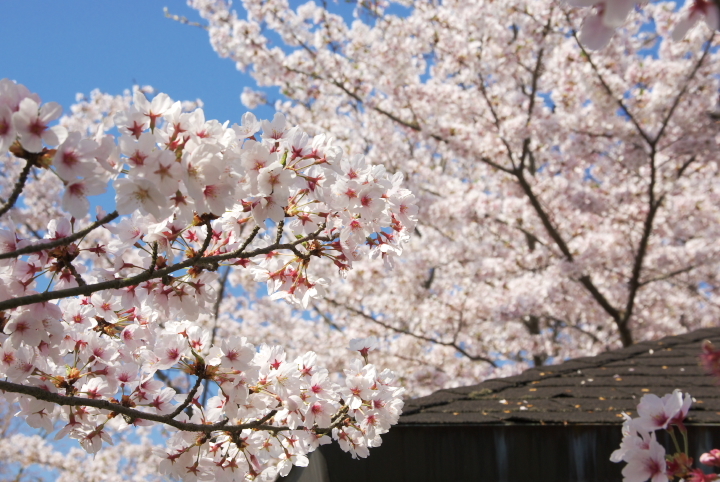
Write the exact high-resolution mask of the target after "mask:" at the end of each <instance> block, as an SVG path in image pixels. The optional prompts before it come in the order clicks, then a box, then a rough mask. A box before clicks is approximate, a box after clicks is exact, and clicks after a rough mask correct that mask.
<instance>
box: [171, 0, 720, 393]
mask: <svg viewBox="0 0 720 482" xmlns="http://www.w3.org/2000/svg"><path fill="white" fill-rule="evenodd" d="M189 4H190V5H191V6H192V7H194V8H195V9H196V10H197V11H198V13H199V14H200V15H201V16H202V18H203V19H204V24H203V26H204V27H205V28H206V29H207V31H208V34H209V38H210V41H211V43H212V45H213V47H214V48H215V50H216V51H217V53H218V54H219V55H220V56H222V57H227V58H229V59H232V60H233V61H234V62H236V64H237V67H238V68H239V69H243V70H245V69H248V70H250V72H251V74H252V75H253V76H254V78H255V79H256V81H257V83H258V85H259V86H260V87H262V88H265V90H264V91H263V92H260V91H252V90H246V91H245V92H244V93H243V95H242V99H243V100H244V102H246V103H247V105H248V106H249V107H254V106H255V105H256V104H257V103H258V102H263V101H264V99H266V98H267V97H268V96H272V95H273V94H272V93H273V89H275V88H276V89H278V91H279V92H280V93H281V94H282V96H283V97H282V98H280V99H279V100H277V101H276V102H275V107H276V108H277V109H278V110H280V111H282V112H284V113H285V115H286V116H287V117H288V119H292V121H293V122H297V123H300V124H302V125H303V126H307V128H308V129H310V131H311V132H318V133H320V132H330V133H332V135H334V136H335V138H337V139H338V142H339V143H340V144H341V145H342V146H343V148H344V149H345V150H346V151H347V152H350V153H353V154H365V155H366V156H367V158H368V159H370V160H371V161H372V162H373V163H375V164H378V165H384V166H386V168H387V169H388V170H391V171H399V172H402V173H403V174H404V177H405V179H406V181H407V182H408V185H409V187H410V189H411V190H412V191H413V192H414V193H415V194H416V195H417V196H418V207H419V215H418V219H419V224H418V225H417V226H416V228H415V230H414V231H413V233H412V235H411V236H410V244H409V248H408V250H407V254H406V255H405V256H404V257H403V260H402V261H401V269H396V270H394V271H393V272H391V273H388V272H386V271H385V268H384V266H383V265H382V264H381V263H377V262H374V261H372V260H363V261H360V262H357V263H355V265H354V267H355V269H354V270H353V271H352V272H348V273H347V276H346V278H345V280H344V282H343V283H339V284H335V285H333V286H332V287H331V288H329V289H328V290H326V292H325V294H324V295H323V296H322V297H320V298H318V299H317V300H315V301H313V302H312V303H311V304H310V305H309V307H310V308H311V309H310V310H308V311H307V312H305V313H302V312H301V311H299V310H296V309H292V308H291V307H289V306H286V307H284V308H283V307H280V308H276V307H275V305H271V303H270V302H269V301H262V300H260V299H257V300H252V301H247V298H243V300H237V301H236V302H235V304H236V307H237V310H235V311H233V313H234V315H233V316H235V317H236V318H237V319H242V320H243V323H244V324H245V326H248V327H249V326H250V325H252V326H254V327H255V329H256V330H257V332H258V336H260V337H262V336H263V335H262V333H263V332H264V333H265V335H264V336H265V337H266V338H267V339H273V337H274V336H275V335H274V332H275V330H277V329H278V327H281V328H280V329H281V330H293V333H294V336H293V337H292V338H293V340H294V345H295V347H296V348H298V349H304V347H306V346H309V345H308V344H311V343H313V338H312V337H308V336H307V335H305V334H304V333H314V332H316V331H317V330H320V329H322V328H321V326H322V324H324V326H325V330H326V334H327V337H328V338H329V339H333V338H338V337H345V338H347V339H350V338H354V337H360V336H367V335H369V334H372V335H375V336H378V337H379V339H380V342H381V344H382V345H383V347H384V350H382V352H381V354H380V355H379V356H381V357H382V359H383V360H386V362H387V363H392V364H393V365H394V366H398V367H402V368H401V369H400V370H399V371H400V372H401V374H402V376H403V377H404V378H403V383H405V385H406V387H407V388H408V390H410V392H411V393H427V392H428V391H432V390H435V389H437V388H442V387H447V386H450V385H463V384H471V383H476V382H477V381H478V380H481V379H483V378H485V377H488V376H491V375H494V376H499V375H504V374H508V373H509V372H515V371H519V370H521V369H523V368H524V367H527V366H532V365H541V364H545V363H552V362H553V361H558V360H562V359H566V358H568V357H575V356H581V355H589V354H594V353H597V352H600V351H604V350H606V349H609V348H612V347H616V346H620V345H630V344H632V343H633V342H635V341H638V340H643V339H649V338H656V337H660V336H663V335H667V334H673V333H678V332H682V331H685V330H689V329H694V328H697V327H701V326H709V325H711V324H714V323H716V320H717V317H718V314H720V313H719V310H718V308H719V307H718V303H717V298H716V297H717V286H718V279H717V277H718V261H719V260H720V259H719V258H718V255H719V254H720V253H718V246H717V243H716V239H717V235H718V229H719V228H720V223H719V221H720V210H719V209H718V202H717V186H718V164H717V162H718V160H720V158H719V157H718V142H717V135H718V131H717V123H716V122H717V118H718V114H717V112H716V111H715V104H716V101H717V92H718V79H717V76H716V74H717V72H718V60H719V59H718V52H717V49H716V48H715V45H716V44H715V43H714V42H715V40H714V39H715V35H714V31H712V30H710V29H708V28H707V24H710V25H711V26H714V24H713V21H712V18H714V17H713V15H714V12H716V7H715V4H714V3H712V2H702V1H695V2H693V1H689V2H686V3H685V5H684V6H683V7H682V8H680V9H679V10H678V9H677V8H676V6H675V4H673V3H666V2H651V3H647V4H645V5H644V6H642V8H639V7H640V5H636V2H633V1H629V0H628V1H625V0H618V1H616V2H611V1H610V0H608V1H607V2H595V1H589V2H584V1H572V2H569V3H565V2H559V1H550V0H540V1H525V0H510V1H505V2H493V1H481V0H478V1H472V2H467V1H462V2H459V1H450V2H434V1H415V2H411V1H397V2H389V1H388V2H385V1H383V2H380V1H370V2H356V9H355V15H354V19H353V20H352V21H346V19H345V18H344V17H343V16H342V15H340V14H338V13H337V12H334V11H333V7H332V5H331V4H328V5H326V4H325V3H322V2H320V3H318V2H308V3H305V4H303V5H301V6H299V7H297V8H294V7H293V5H290V4H289V3H288V2H287V1H285V0H270V1H260V0H243V1H242V2H236V3H235V8H237V10H233V9H232V7H231V6H230V4H229V2H226V1H223V0H191V1H190V2H189ZM587 6H592V8H590V9H589V8H578V7H587ZM634 6H635V7H638V8H633V7H634ZM703 8H704V9H705V10H702V9H703ZM698 12H701V13H702V12H707V13H706V14H703V15H704V18H705V20H706V23H705V22H699V23H697V22H695V20H698V19H699V18H702V15H699V14H698ZM598 16H599V17H598ZM605 16H607V18H605ZM597 18H599V19H600V21H601V23H602V26H603V28H605V29H606V30H608V31H607V32H605V33H604V34H603V35H604V37H603V38H596V37H598V36H597V35H595V36H594V33H593V30H592V28H591V27H593V25H592V24H593V22H597ZM708 19H710V21H708ZM179 20H181V21H187V20H186V19H179ZM691 20H692V21H691ZM693 22H695V25H694V26H692V28H690V27H691V25H690V24H691V23H693ZM673 34H674V37H675V39H673V38H672V37H673ZM613 35H614V36H613ZM601 37H602V35H601ZM611 37H612V39H611ZM600 40H602V42H601V41H600ZM605 44H607V46H605ZM603 46H604V48H603V49H601V50H598V51H595V50H593V49H597V48H600V47H603ZM268 88H269V90H268ZM377 198H378V196H375V195H371V196H369V197H368V198H367V202H370V203H371V202H373V201H374V200H375V199H377ZM363 202H365V201H363ZM330 268H331V267H328V269H330ZM244 273H245V274H242V273H241V274H240V275H239V276H238V277H236V278H234V279H233V280H232V282H233V283H237V284H240V285H242V286H248V285H249V283H250V282H251V281H252V279H251V277H250V276H249V273H247V272H244ZM250 296H253V295H252V293H250ZM257 313H262V316H258V314H257ZM268 319H271V320H272V323H270V324H268V323H267V321H268ZM308 319H310V320H308ZM304 320H306V321H304ZM303 323H305V324H304V326H305V327H308V326H311V327H312V331H311V330H304V331H302V332H301V330H299V329H298V326H302V325H303ZM338 355H339V354H338ZM337 362H340V358H339V357H338V358H337ZM508 362H510V363H508Z"/></svg>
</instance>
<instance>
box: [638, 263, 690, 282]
mask: <svg viewBox="0 0 720 482" xmlns="http://www.w3.org/2000/svg"><path fill="white" fill-rule="evenodd" d="M695 268H696V266H695V265H690V266H686V267H684V268H680V269H677V270H675V271H671V272H669V273H666V274H664V275H661V276H657V277H655V278H650V279H647V280H645V281H641V282H640V286H645V285H649V284H650V283H655V282H657V281H665V280H668V279H670V278H674V277H675V276H677V275H679V274H683V273H688V272H690V271H692V270H694V269H695Z"/></svg>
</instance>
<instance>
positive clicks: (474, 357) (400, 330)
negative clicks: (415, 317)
mask: <svg viewBox="0 0 720 482" xmlns="http://www.w3.org/2000/svg"><path fill="white" fill-rule="evenodd" d="M325 300H326V301H327V302H328V303H330V304H332V305H334V306H338V307H341V308H344V309H346V310H348V311H349V312H351V313H355V314H356V315H358V316H362V317H363V318H365V319H366V320H369V321H372V322H373V323H375V324H378V325H380V326H382V327H383V328H386V329H388V330H392V331H394V332H395V333H400V334H403V335H408V336H411V337H413V338H417V339H418V340H423V341H427V342H430V343H434V344H436V345H441V346H447V347H449V348H453V349H454V350H455V351H457V352H458V353H460V354H461V355H462V356H464V357H466V358H468V359H469V360H472V361H484V362H486V363H489V364H490V365H492V366H493V367H495V368H497V364H496V363H495V361H494V360H492V359H490V358H487V357H484V356H480V355H471V354H470V353H468V352H467V351H466V350H465V349H464V348H462V347H461V346H460V345H458V344H457V343H455V342H447V341H440V340H436V339H435V338H431V337H429V336H424V335H418V334H417V333H413V332H411V331H410V330H406V329H403V328H397V327H395V326H392V325H390V324H388V323H384V322H382V321H380V320H378V319H377V318H375V317H374V316H372V315H368V314H367V313H365V312H364V311H361V310H358V309H355V308H353V307H351V306H347V305H344V304H342V303H338V302H337V301H335V300H332V299H329V298H325Z"/></svg>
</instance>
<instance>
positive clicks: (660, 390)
mask: <svg viewBox="0 0 720 482" xmlns="http://www.w3.org/2000/svg"><path fill="white" fill-rule="evenodd" d="M706 339H709V340H711V341H713V342H714V343H716V345H717V346H720V328H712V329H703V330H698V331H695V332H692V333H688V334H685V335H680V336H673V337H667V338H663V339H661V340H658V341H653V342H644V343H638V344H636V345H633V346H631V347H628V348H623V349H620V350H615V351H611V352H606V353H602V354H600V355H598V356H594V357H584V358H577V359H573V360H569V361H566V362H564V363H562V364H559V365H552V366H543V367H538V368H532V369H530V370H527V371H525V372H524V373H522V374H521V375H518V376H514V377H508V378H500V379H492V380H487V381H485V382H482V383H480V384H478V385H473V386H469V387H460V388H451V389H445V390H440V391H438V392H435V393H433V394H432V395H429V396H427V397H422V398H417V399H413V400H409V401H407V403H406V405H405V408H404V411H403V415H402V416H401V418H400V422H399V424H398V425H397V426H395V427H393V428H392V429H391V430H390V432H389V433H387V434H385V435H383V444H382V446H381V447H377V448H374V449H371V451H370V456H369V457H368V458H367V459H363V460H353V459H352V458H351V457H350V455H349V454H347V453H344V452H342V451H341V450H340V449H339V447H338V446H337V444H332V445H328V446H323V447H322V448H321V454H322V456H320V455H318V456H313V457H312V459H311V466H312V467H311V468H308V469H305V470H304V471H302V472H300V471H296V470H294V471H293V473H291V475H290V476H289V477H288V478H289V479H291V480H297V481H301V482H312V481H317V482H320V481H331V482H355V481H358V482H360V481H362V482H366V481H372V482H384V481H387V482H423V481H498V482H500V481H509V482H515V481H523V482H528V481H545V480H547V481H554V482H559V481H573V482H580V481H588V482H590V481H598V482H609V481H616V480H617V481H620V480H622V476H621V470H622V467H623V465H624V464H615V463H612V462H610V460H609V458H610V454H611V453H612V452H613V450H615V449H616V448H618V447H619V445H620V440H621V438H622V434H621V425H622V421H623V419H622V415H621V414H622V412H626V413H628V414H630V415H632V416H636V415H637V414H636V412H635V409H636V407H637V403H638V402H639V400H640V398H641V397H642V396H643V395H644V394H646V393H654V394H656V395H659V396H662V395H664V394H665V393H670V392H672V391H673V390H674V389H676V388H679V389H681V390H683V391H684V392H689V393H690V394H691V395H692V396H693V397H694V399H695V402H694V403H693V406H692V409H691V411H690V414H689V417H688V430H689V435H690V448H691V453H692V455H693V456H694V457H695V458H696V460H697V457H699V455H700V454H701V453H703V452H705V451H708V450H709V449H711V448H720V388H719V385H718V381H717V380H716V379H715V378H713V377H711V376H708V375H706V374H705V373H704V371H703V369H702V368H701V367H700V366H699V364H698V355H699V353H700V346H701V343H702V341H703V340H706ZM659 435H664V432H663V433H662V434H659ZM659 440H661V441H663V436H660V437H659ZM664 445H665V447H668V448H669V447H671V444H670V443H669V439H668V440H664Z"/></svg>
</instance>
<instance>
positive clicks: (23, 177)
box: [0, 159, 34, 216]
mask: <svg viewBox="0 0 720 482" xmlns="http://www.w3.org/2000/svg"><path fill="white" fill-rule="evenodd" d="M33 165H34V162H33V161H32V160H30V159H26V161H25V167H23V169H22V171H20V177H19V178H18V180H17V182H16V183H15V187H14V188H13V190H12V193H11V194H10V197H9V198H8V200H7V202H5V204H3V206H2V207H0V216H3V215H4V214H5V213H7V212H8V211H10V209H12V207H13V206H14V205H15V203H16V202H17V200H18V198H19V197H20V193H21V192H22V190H23V189H24V188H25V183H26V182H27V178H28V174H30V169H32V167H33Z"/></svg>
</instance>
